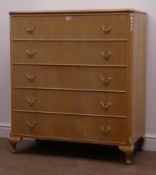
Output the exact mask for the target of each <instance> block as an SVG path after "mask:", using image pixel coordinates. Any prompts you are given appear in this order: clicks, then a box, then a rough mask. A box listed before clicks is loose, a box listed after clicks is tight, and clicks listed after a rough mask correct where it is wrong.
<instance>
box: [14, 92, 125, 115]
mask: <svg viewBox="0 0 156 175" xmlns="http://www.w3.org/2000/svg"><path fill="white" fill-rule="evenodd" d="M13 93H14V97H13V104H14V106H13V109H15V110H26V111H30V110H34V111H50V112H61V113H78V114H99V115H126V112H127V103H126V93H103V92H80V91H79V92H76V91H60V90H55V91H52V90H30V89H29V90H28V89H27V90H25V89H15V90H13Z"/></svg>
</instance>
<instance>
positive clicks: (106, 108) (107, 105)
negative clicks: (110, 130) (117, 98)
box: [100, 101, 112, 111]
mask: <svg viewBox="0 0 156 175" xmlns="http://www.w3.org/2000/svg"><path fill="white" fill-rule="evenodd" d="M100 104H101V106H102V108H103V109H104V110H105V111H108V110H109V109H110V107H111V106H112V103H109V102H108V103H104V102H103V101H101V102H100Z"/></svg>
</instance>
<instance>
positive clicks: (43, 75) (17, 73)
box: [13, 65, 127, 90]
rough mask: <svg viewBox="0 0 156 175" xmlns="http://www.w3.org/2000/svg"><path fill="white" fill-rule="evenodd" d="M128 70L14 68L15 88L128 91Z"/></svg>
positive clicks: (66, 67)
mask: <svg viewBox="0 0 156 175" xmlns="http://www.w3.org/2000/svg"><path fill="white" fill-rule="evenodd" d="M126 70H127V69H126V68H109V67H85V68H84V67H79V66H77V67H70V66H28V65H16V66H14V73H13V79H14V84H13V85H14V86H15V87H16V86H18V87H40V88H62V89H88V90H126V85H127V77H126V76H127V73H126V72H127V71H126Z"/></svg>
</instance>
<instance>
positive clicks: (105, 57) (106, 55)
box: [100, 51, 112, 60]
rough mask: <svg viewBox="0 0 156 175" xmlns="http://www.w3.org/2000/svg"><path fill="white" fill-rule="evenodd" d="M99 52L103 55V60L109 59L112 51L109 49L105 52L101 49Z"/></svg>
mask: <svg viewBox="0 0 156 175" xmlns="http://www.w3.org/2000/svg"><path fill="white" fill-rule="evenodd" d="M100 54H101V55H102V56H103V57H104V59H105V60H109V59H110V58H111V56H112V52H111V51H108V52H105V51H101V52H100Z"/></svg>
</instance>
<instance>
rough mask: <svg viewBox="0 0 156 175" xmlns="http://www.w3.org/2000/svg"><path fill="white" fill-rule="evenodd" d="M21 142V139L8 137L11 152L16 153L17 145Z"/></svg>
mask: <svg viewBox="0 0 156 175" xmlns="http://www.w3.org/2000/svg"><path fill="white" fill-rule="evenodd" d="M21 140H22V137H18V136H10V139H9V142H10V144H11V146H12V152H13V153H16V152H17V143H18V142H19V141H21Z"/></svg>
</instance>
